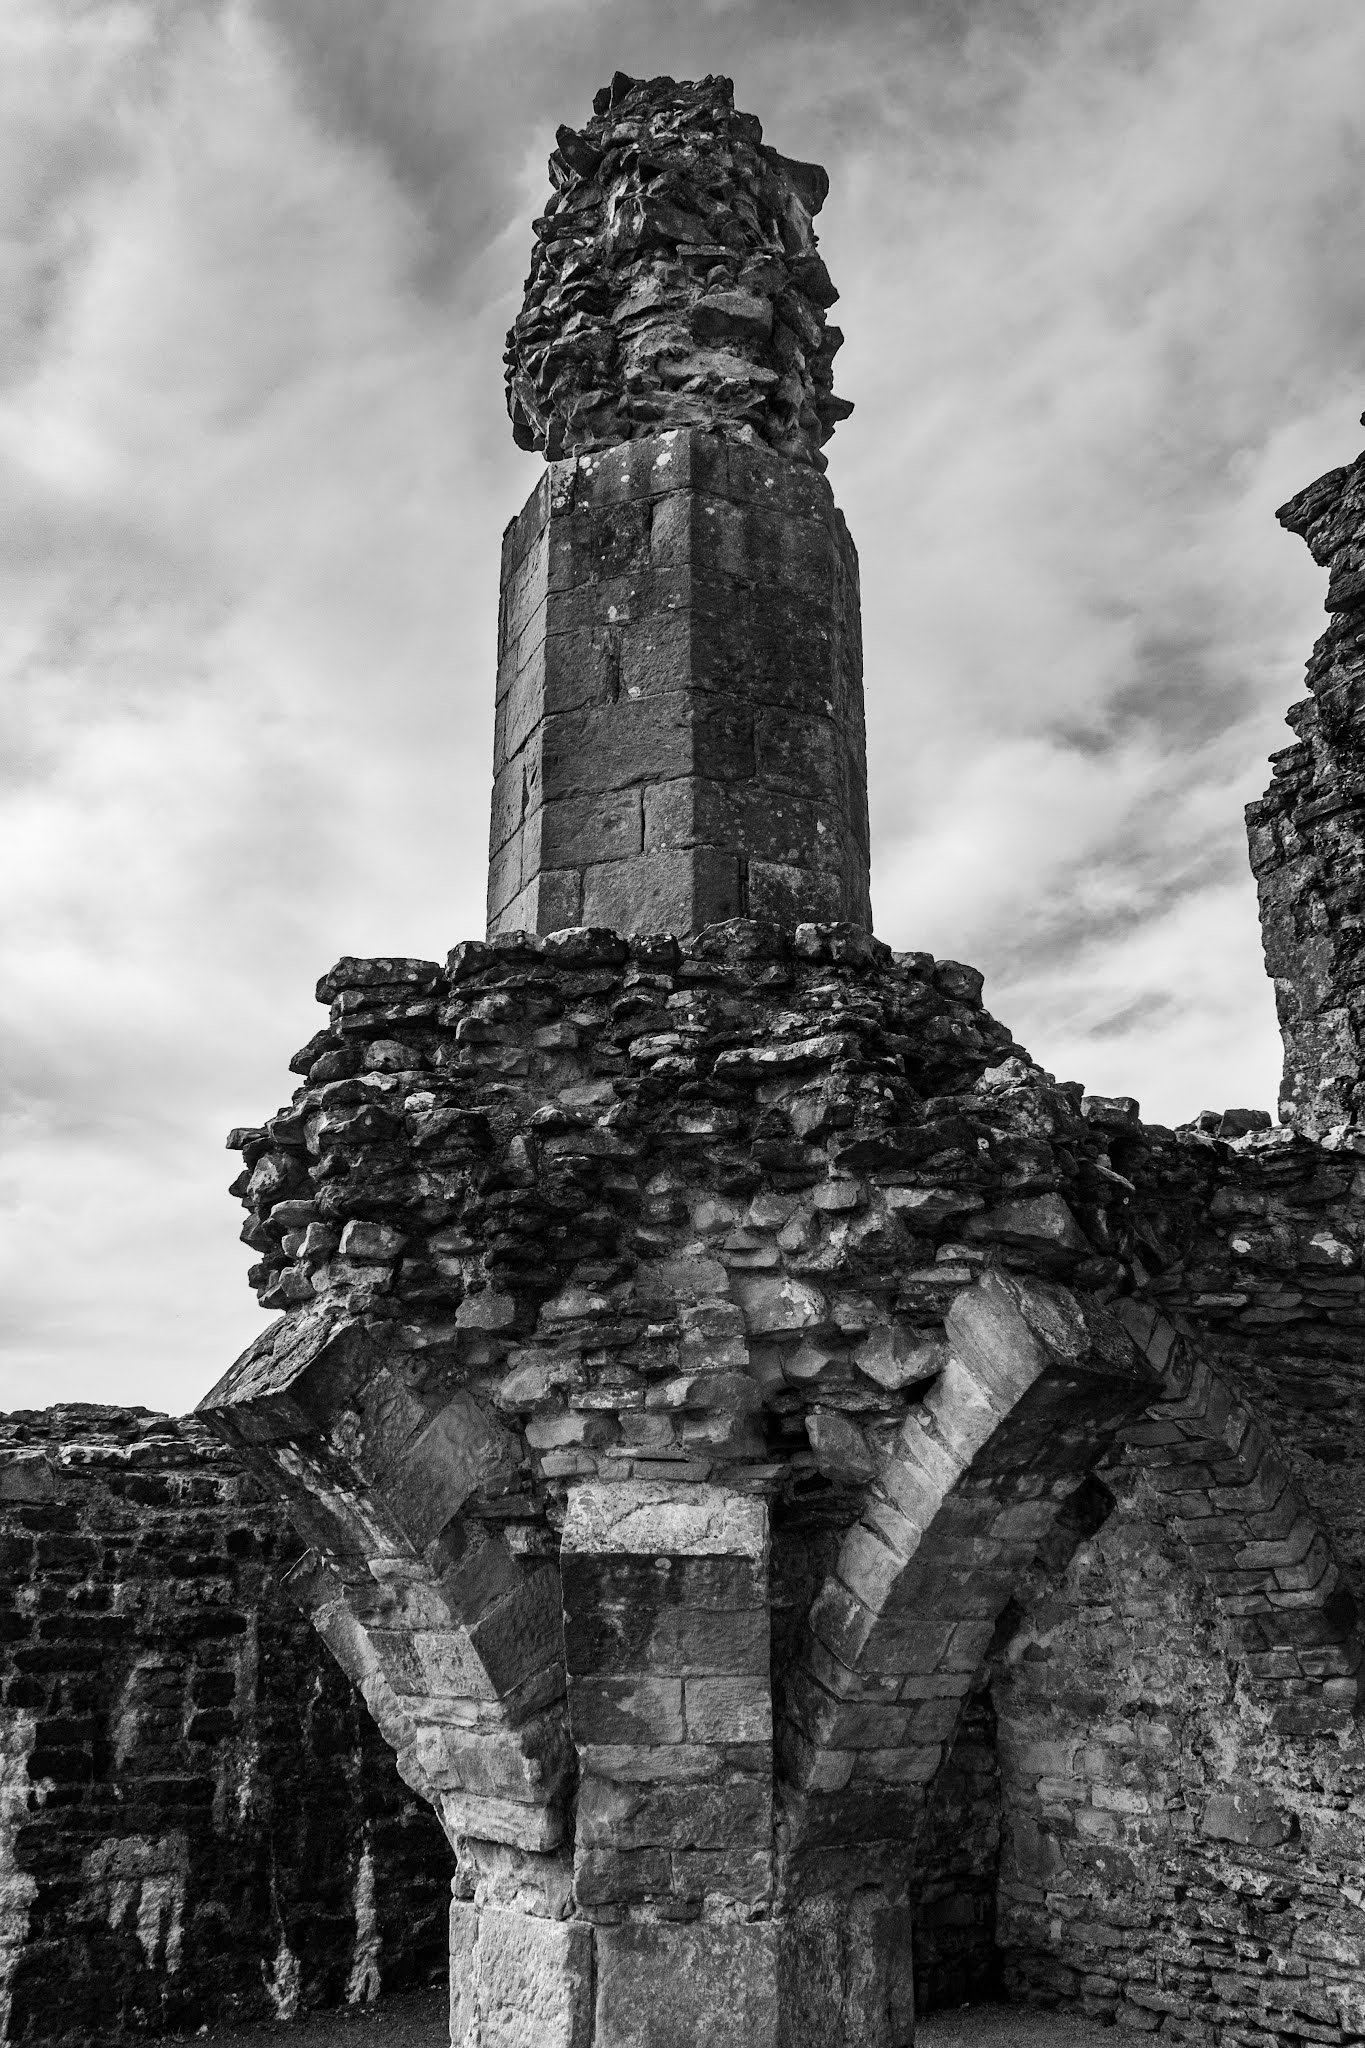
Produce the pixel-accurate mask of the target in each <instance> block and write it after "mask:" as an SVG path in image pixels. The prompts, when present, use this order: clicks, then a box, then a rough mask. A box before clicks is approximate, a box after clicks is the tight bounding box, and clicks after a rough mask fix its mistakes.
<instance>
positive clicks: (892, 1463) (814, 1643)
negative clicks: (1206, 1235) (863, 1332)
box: [778, 1272, 1361, 1851]
mask: <svg viewBox="0 0 1365 2048" xmlns="http://www.w3.org/2000/svg"><path fill="white" fill-rule="evenodd" d="M945 1328H946V1331H947V1335H948V1340H949V1356H948V1359H947V1363H946V1366H945V1369H944V1371H943V1373H942V1375H941V1377H940V1378H939V1379H938V1381H937V1382H936V1383H935V1384H934V1386H933V1387H932V1389H931V1390H930V1392H929V1394H928V1396H927V1397H926V1399H925V1401H924V1402H923V1403H922V1404H921V1406H920V1407H919V1408H917V1409H916V1410H914V1411H913V1412H912V1414H911V1415H910V1417H909V1418H908V1420H907V1422H906V1424H905V1426H904V1428H903V1429H902V1430H901V1432H900V1434H899V1436H898V1438H897V1440H896V1443H895V1446H894V1448H893V1450H892V1452H891V1453H890V1455H889V1456H888V1457H887V1458H886V1459H885V1460H884V1461H883V1463H882V1465H881V1467H880V1469H879V1471H878V1474H877V1477H876V1479H875V1481H874V1482H873V1484H872V1485H871V1486H870V1487H869V1489H868V1492H867V1495H866V1498H865V1500H864V1504H863V1506H862V1509H861V1512H860V1514H859V1515H858V1517H857V1519H856V1520H855V1521H854V1523H853V1524H852V1526H851V1527H850V1529H849V1530H848V1532H847V1534H846V1535H845V1537H844V1539H843V1542H842V1545H841V1547H840V1552H839V1557H838V1561H837V1564H836V1567H835V1569H834V1571H833V1572H832V1573H831V1574H830V1575H829V1577H828V1578H827V1579H826V1580H825V1582H824V1584H823V1585H822V1587H821V1589H820V1591H819V1593H818V1594H817V1596H816V1599H815V1601H814V1603H813V1605H812V1607H811V1610H810V1614H809V1616H808V1619H807V1624H806V1630H805V1636H804V1640H803V1643H802V1646H801V1650H800V1653H799V1655H798V1657H797V1660H796V1663H795V1667H794V1670H793V1672H792V1674H791V1677H790V1679H789V1682H788V1685H787V1688H786V1695H785V1698H784V1699H783V1701H782V1702H781V1711H780V1721H779V1733H778V1748H779V1758H780V1766H781V1771H782V1775H783V1778H784V1780H785V1792H786V1812H787V1818H788V1823H789V1826H790V1831H791V1832H790V1843H791V1849H792V1850H793V1851H799V1850H800V1849H802V1848H810V1849H811V1850H815V1849H824V1848H829V1847H834V1846H838V1845H853V1844H855V1843H860V1844H867V1843H870V1842H877V1841H899V1842H909V1841H913V1839H914V1838H915V1836H916V1834H917V1832H918V1829H919V1826H920V1823H921V1819H922V1816H923V1810H924V1803H925V1798H926V1788H927V1787H928V1786H929V1785H930V1784H931V1783H932V1781H933V1778H934V1776H935V1774H936V1772H937V1770H938V1768H939V1766H940V1764H941V1763H942V1760H943V1756H944V1753H945V1748H946V1746H947V1745H948V1744H949V1743H950V1741H951V1737H952V1733H953V1730H954V1727H955V1726H956V1722H957V1717H958V1714H959V1712H960V1709H961V1705H962V1702H963V1700H964V1699H965V1697H966V1695H967V1692H968V1690H969V1688H970V1686H971V1684H972V1681H973V1679H974V1677H975V1675H976V1673H977V1672H978V1670H979V1668H980V1665H981V1662H982V1659H983V1658H984V1656H985V1654H986V1651H987V1649H988V1647H989V1645H990V1643H991V1639H992V1637H993V1635H994V1634H995V1631H996V1627H997V1622H998V1620H999V1617H1000V1616H1001V1614H1002V1613H1003V1611H1004V1609H1005V1608H1006V1605H1007V1603H1008V1602H1009V1600H1010V1597H1011V1594H1012V1593H1013V1592H1014V1590H1015V1588H1016V1587H1017V1586H1018V1585H1020V1584H1021V1583H1022V1580H1023V1577H1024V1574H1025V1573H1026V1572H1027V1570H1028V1568H1029V1566H1030V1565H1031V1564H1032V1563H1033V1561H1034V1559H1035V1557H1036V1556H1037V1554H1038V1550H1039V1546H1040V1544H1042V1543H1043V1542H1044V1541H1045V1539H1046V1538H1047V1537H1048V1535H1049V1534H1050V1533H1051V1532H1052V1531H1053V1530H1054V1529H1055V1528H1056V1527H1057V1525H1058V1523H1059V1520H1061V1519H1062V1518H1063V1516H1064V1513H1065V1511H1066V1509H1067V1505H1068V1503H1070V1502H1071V1501H1072V1500H1073V1497H1074V1496H1075V1495H1076V1494H1077V1491H1078V1489H1079V1488H1080V1487H1081V1486H1082V1484H1083V1482H1084V1481H1085V1480H1086V1478H1087V1476H1088V1475H1089V1474H1090V1473H1091V1472H1092V1471H1093V1469H1094V1468H1095V1466H1096V1465H1097V1464H1098V1463H1099V1462H1100V1460H1101V1459H1102V1458H1103V1456H1104V1455H1105V1453H1106V1452H1107V1451H1108V1450H1109V1449H1110V1448H1111V1447H1112V1446H1114V1445H1115V1444H1116V1443H1122V1444H1123V1446H1124V1448H1125V1451H1126V1454H1127V1455H1128V1456H1129V1457H1130V1458H1131V1459H1132V1460H1133V1461H1134V1462H1136V1463H1137V1464H1138V1465H1140V1466H1141V1467H1142V1469H1143V1470H1144V1473H1145V1475H1146V1478H1147V1481H1148V1483H1149V1484H1150V1485H1151V1486H1152V1487H1153V1488H1154V1489H1155V1490H1156V1491H1157V1492H1158V1493H1159V1494H1160V1496H1161V1499H1162V1502H1163V1508H1164V1513H1165V1516H1166V1518H1167V1520H1168V1521H1169V1523H1170V1525H1171V1526H1172V1528H1173V1529H1174V1531H1175V1532H1176V1533H1177V1534H1178V1535H1179V1536H1180V1538H1181V1539H1182V1541H1183V1542H1184V1543H1185V1544H1186V1545H1187V1546H1188V1548H1189V1553H1190V1556H1191V1560H1192V1562H1193V1564H1194V1566H1195V1568H1196V1570H1197V1571H1199V1572H1200V1574H1201V1575H1202V1576H1203V1577H1204V1579H1205V1581H1206V1583H1207V1584H1208V1586H1209V1588H1210V1590H1211V1592H1212V1593H1213V1595H1214V1597H1215V1599H1216V1600H1217V1601H1218V1602H1219V1604H1220V1606H1221V1607H1222V1609H1223V1611H1224V1613H1225V1615H1226V1616H1227V1618H1228V1621H1229V1623H1230V1624H1231V1625H1232V1626H1233V1628H1234V1631H1235V1635H1236V1640H1237V1641H1238V1644H1239V1646H1240V1648H1241V1651H1242V1654H1243V1655H1244V1657H1245V1660H1246V1679H1247V1683H1248V1684H1249V1685H1250V1686H1251V1687H1252V1688H1253V1689H1254V1690H1256V1691H1258V1692H1259V1694H1260V1695H1261V1696H1262V1697H1266V1698H1268V1699H1270V1700H1271V1701H1272V1702H1273V1704H1274V1709H1275V1713H1276V1718H1277V1723H1278V1725H1280V1726H1281V1727H1282V1728H1283V1729H1284V1730H1285V1731H1286V1732H1290V1731H1292V1732H1304V1733H1307V1732H1312V1731H1313V1730H1315V1729H1317V1728H1319V1727H1321V1726H1324V1725H1327V1724H1329V1723H1330V1722H1331V1721H1332V1720H1333V1718H1340V1716H1341V1715H1342V1714H1343V1713H1347V1712H1349V1711H1351V1709H1352V1708H1353V1706H1354V1703H1355V1701H1356V1699H1357V1697H1358V1687H1359V1681H1358V1678H1357V1672H1358V1670H1359V1668H1360V1664H1361V1648H1360V1643H1359V1639H1358V1630H1357V1618H1356V1614H1355V1608H1354V1602H1353V1601H1352V1600H1351V1598H1350V1595H1349V1594H1348V1593H1347V1591H1346V1589H1345V1588H1344V1586H1343V1585H1342V1583H1341V1574H1340V1567H1339V1565H1338V1563H1337V1560H1336V1559H1335V1557H1334V1556H1333V1554H1332V1550H1331V1545H1330V1542H1329V1540H1328V1538H1327V1536H1326V1534H1325V1532H1324V1531H1323V1530H1322V1529H1320V1528H1319V1527H1318V1525H1317V1523H1316V1522H1315V1520H1314V1518H1313V1517H1312V1515H1311V1514H1310V1513H1309V1511H1308V1509H1307V1507H1306V1506H1305V1504H1304V1501H1303V1498H1302V1496H1301V1494H1300V1492H1299V1490H1298V1488H1297V1487H1296V1486H1295V1484H1294V1482H1293V1479H1292V1477H1291V1475H1290V1472H1289V1469H1288V1466H1287V1464H1286V1463H1285V1461H1284V1459H1283V1458H1282V1457H1281V1456H1280V1454H1279V1452H1278V1451H1277V1450H1276V1449H1275V1448H1274V1445H1273V1444H1272V1442H1271V1440H1270V1437H1269V1435H1268V1432H1267V1431H1266V1429H1265V1428H1264V1426H1263V1425H1262V1424H1260V1423H1259V1422H1258V1421H1257V1420H1256V1418H1255V1417H1254V1415H1253V1414H1252V1411H1251V1409H1250V1407H1249V1405H1248V1403H1247V1402H1246V1401H1245V1400H1244V1399H1242V1398H1241V1397H1240V1396H1239V1395H1238V1394H1237V1393H1236V1392H1235V1391H1234V1390H1233V1389H1232V1388H1231V1387H1230V1386H1229V1385H1228V1382H1227V1381H1226V1380H1225V1379H1224V1378H1223V1376H1222V1375H1221V1374H1220V1373H1219V1372H1218V1371H1217V1370H1216V1369H1215V1368H1214V1367H1213V1366H1212V1365H1211V1364H1210V1363H1209V1361H1208V1360H1207V1358H1205V1357H1204V1356H1203V1355H1202V1353H1201V1352H1200V1350H1199V1347H1198V1344H1197V1340H1196V1339H1195V1338H1194V1336H1193V1333H1184V1332H1182V1331H1181V1330H1180V1329H1178V1328H1177V1327H1176V1326H1175V1325H1174V1324H1173V1323H1172V1322H1170V1321H1169V1320H1168V1319H1166V1318H1165V1317H1164V1316H1162V1315H1161V1314H1160V1313H1159V1312H1158V1311H1157V1310H1155V1309H1154V1308H1153V1307H1152V1306H1151V1305H1150V1304H1147V1303H1143V1302H1140V1301H1137V1300H1127V1301H1124V1302H1121V1303H1119V1304H1117V1305H1116V1306H1115V1308H1114V1310H1113V1311H1109V1310H1105V1309H1101V1308H1099V1307H1098V1306H1097V1305H1096V1304H1095V1303H1093V1302H1090V1301H1086V1300H1084V1299H1083V1298H1082V1297H1079V1296H1077V1295H1075V1294H1072V1293H1070V1292H1069V1291H1068V1290H1066V1289H1065V1288H1062V1287H1060V1286H1056V1285H1052V1284H1050V1283H1046V1282H1042V1281H1037V1280H1028V1279H1023V1278H1021V1277H1019V1276H1016V1275H1007V1274H1004V1273H1002V1272H994V1273H988V1274H987V1275H986V1276H985V1277H984V1278H983V1280H982V1281H981V1282H980V1284H979V1285H978V1286H977V1287H976V1288H974V1289H971V1290H970V1291H967V1292H964V1293H963V1294H961V1295H959V1296H958V1298H957V1300H956V1302H955V1303H954V1305H953V1308H952V1310H951V1311H950V1313H949V1315H948V1318H947V1321H946V1325H945ZM1153 1394H1155V1395H1156V1396H1157V1398H1156V1399H1155V1400H1153V1399H1152V1396H1153Z"/></svg>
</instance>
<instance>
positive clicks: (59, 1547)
mask: <svg viewBox="0 0 1365 2048" xmlns="http://www.w3.org/2000/svg"><path fill="white" fill-rule="evenodd" d="M298 1550H299V1544H298V1540H297V1538H296V1537H295V1536H294V1535H293V1532H292V1531H291V1530H290V1528H289V1526H288V1524H287V1522H286V1521H285V1520H284V1518H283V1516H282V1515H281V1514H280V1513H279V1512H278V1510H277V1509H276V1508H274V1507H273V1506H272V1505H271V1504H269V1503H268V1502H266V1501H265V1500H264V1499H263V1498H262V1497H261V1496H260V1495H259V1494H258V1493H257V1491H256V1489H255V1488H254V1487H253V1486H252V1485H251V1484H250V1482H249V1481H247V1479H246V1478H245V1477H244V1475H243V1473H242V1471H241V1469H240V1467H239V1466H238V1465H237V1464H236V1463H235V1461H234V1460H233V1459H232V1458H231V1457H230V1456H229V1455H228V1453H227V1452H226V1451H225V1450H224V1449H223V1448H222V1446H221V1445H220V1444H217V1443H215V1442H214V1441H213V1440H212V1439H211V1438H210V1437H209V1436H208V1434H207V1432H205V1431H204V1430H203V1428H202V1427H201V1426H200V1425H198V1424H196V1423H193V1422H175V1421H173V1420H171V1418H170V1417H168V1416H164V1415H151V1414H148V1412H147V1411H146V1410H145V1409H126V1408H122V1409H121V1408H94V1407H67V1408H56V1409H48V1410H46V1411H45V1412H43V1413H20V1414H11V1415H8V1416H3V1417H0V1559H3V1566H4V1570H3V1576H2V1577H0V2040H7V2041H12V2042H16V2043H17V2042H31V2043H35V2044H36V2043H44V2044H58V2043H60V2044H63V2048H92V2044H96V2043H102V2042H108V2041H114V2040H127V2039H131V2038H142V2037H144V2036H148V2035H157V2034H161V2033H165V2032H167V2031H172V2030H190V2031H192V2030H194V2029H196V2028H198V2027H200V2026H201V2025H204V2024H207V2023H209V2022H212V2021H219V2020H224V2019H246V2018H251V2017H257V2016H259V2017H263V2018H273V2017H276V2016H278V2017H288V2016H290V2015H291V2014H293V2013H294V2012H296V2011H299V2012H301V2011H303V2010H304V2009H306V2008H307V2007H309V2006H312V2005H316V2004H320V2003H322V2004H339V2003H344V2002H346V2001H348V2000H349V2001H352V2002H356V2001H366V2000H369V1999H371V1998H374V1997H376V1996H377V1995H378V1994H379V1992H380V1991H381V1990H393V1989H401V1988H403V1987H405V1986H411V1985H415V1984H421V1983H425V1982H427V1981H429V1980H430V1978H431V1976H432V1974H433V1973H434V1972H438V1971H441V1970H443V1969H444V1963H445V1942H444V1925H443V1923H444V1915H445V1893H446V1889H447V1885H448V1882H449V1851H448V1849H447V1848H446V1845H445V1843H444V1842H443V1840H442V1838H441V1835H440V1832H439V1830H438V1829H437V1827H436V1825H435V1822H434V1821H433V1820H432V1818H431V1817H430V1815H429V1814H428V1813H427V1811H426V1809H425V1808H424V1807H423V1806H422V1805H421V1804H420V1802H418V1801H416V1800H414V1799H413V1798H411V1797H410V1796H409V1795H408V1794H407V1793H406V1792H405V1790H404V1788H403V1787H402V1786H401V1784H399V1783H398V1782H397V1780H396V1779H395V1777H394V1773H393V1767H392V1763H391V1761H390V1757H389V1753H388V1751H387V1749H386V1748H385V1746H384V1744H383V1742H382V1739H381V1738H380V1737H379V1736H378V1733H377V1731H376V1730H375V1729H374V1728H373V1726H372V1725H371V1723H370V1721H369V1717H368V1716H367V1715H366V1714H365V1712H364V1709H363V1707H362V1706H361V1704H360V1702H359V1701H358V1700H357V1699H356V1698H355V1696H354V1695H353V1694H352V1693H351V1691H350V1689H349V1688H348V1686H347V1685H346V1682H345V1680H344V1679H343V1678H342V1676H341V1674H340V1672H339V1671H337V1669H336V1667H335V1665H334V1664H333V1663H332V1661H331V1659H330V1658H329V1657H328V1656H327V1655H326V1653H325V1651H324V1650H323V1649H322V1646H321V1645H320V1644H319V1643H318V1642H317V1639H316V1637H315V1636H313V1634H312V1631H311V1630H310V1629H309V1628H308V1627H307V1626H306V1624H305V1623H304V1622H303V1621H302V1619H301V1617H300V1616H299V1615H298V1612H297V1609H295V1608H294V1606H293V1604H292V1602H290V1601H289V1600H288V1599H287V1597H284V1596H282V1595H281V1594H280V1592H279V1590H278V1577H279V1574H280V1572H281V1569H282V1567H284V1566H286V1565H287V1563H288V1561H289V1559H290V1558H291V1557H292V1556H296V1555H297V1553H298Z"/></svg>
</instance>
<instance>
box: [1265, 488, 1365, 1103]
mask: <svg viewBox="0 0 1365 2048" xmlns="http://www.w3.org/2000/svg"><path fill="white" fill-rule="evenodd" d="M1279 518H1280V522H1281V524H1282V525H1283V526H1285V527H1287V528H1288V530H1289V531H1290V532H1291V533H1296V534H1299V535H1300V536H1301V537H1302V538H1303V539H1304V540H1305V541H1306V542H1307V544H1308V546H1309V548H1310V549H1311V550H1312V554H1313V559H1314V561H1316V562H1318V563H1320V564H1321V566H1322V567H1323V568H1324V569H1327V570H1329V571H1330V576H1329V580H1328V585H1327V598H1326V610H1327V612H1328V614H1329V619H1328V625H1327V630H1326V631H1325V633H1324V634H1323V635H1322V638H1321V639H1320V640H1319V641H1318V643H1317V646H1316V647H1315V648H1314V649H1313V653H1312V657H1311V659H1310V661H1309V663H1308V674H1307V682H1308V688H1309V695H1308V696H1307V697H1306V698H1304V699H1303V700H1302V701H1301V702H1299V703H1297V704H1295V705H1294V706H1293V708H1292V709H1291V710H1290V711H1289V713H1288V714H1287V723H1288V724H1289V726H1290V727H1291V728H1292V730H1293V733H1294V744H1293V745H1292V746H1289V747H1285V748H1284V749H1282V751H1281V752H1279V753H1277V754H1273V755H1272V756H1271V761H1272V765H1273V768H1274V776H1273V780H1272V782H1271V785H1270V788H1269V789H1268V790H1267V791H1266V794H1265V796H1264V797H1263V798H1262V799H1261V800H1260V801H1259V802H1257V803H1253V804H1249V805H1248V806H1247V832H1248V838H1249V841H1250V847H1251V865H1252V868H1253V870H1254V872H1255V875H1256V881H1257V886H1258V888H1259V891H1260V900H1261V931H1262V936H1263V939H1264V943H1265V960H1266V971H1267V973H1268V974H1269V975H1270V976H1271V979H1272V980H1273V981H1274V984H1275V1001H1276V1007H1277V1009H1278V1011H1279V1018H1280V1032H1281V1035H1282V1037H1283V1039H1284V1079H1283V1081H1282V1083H1281V1087H1280V1114H1281V1116H1282V1117H1283V1118H1284V1119H1285V1121H1286V1122H1288V1123H1291V1124H1293V1125H1295V1126H1296V1127H1297V1128H1299V1129H1300V1130H1303V1131H1306V1132H1312V1133H1325V1132H1327V1131H1330V1130H1333V1129H1340V1128H1342V1127H1346V1126H1350V1125H1358V1124H1359V1123H1360V1122H1361V1120H1362V1117H1363V1116H1365V1062H1363V1061H1362V1024H1363V1022H1365V1007H1363V1006H1362V1002H1363V999H1362V984H1363V983H1365V948H1363V947H1362V939H1361V930H1362V926H1361V915H1360V899H1361V885H1362V878H1365V829H1362V819H1363V818H1365V719H1362V715H1361V714H1362V710H1365V633H1363V632H1362V627H1363V626H1365V548H1363V547H1362V535H1363V534H1365V456H1360V457H1357V459H1356V461H1355V462H1353V463H1351V464H1349V465H1347V466H1346V467H1345V468H1342V469H1334V470H1331V471H1329V473H1328V474H1327V475H1326V476H1323V477H1319V478H1318V480H1317V482H1316V483H1312V484H1310V485H1309V486H1308V488H1307V489H1306V490H1303V491H1300V492H1299V493H1298V495H1297V496H1296V497H1294V498H1291V499H1290V501H1289V503H1288V504H1287V505H1284V506H1282V507H1281V509H1280V513H1279Z"/></svg>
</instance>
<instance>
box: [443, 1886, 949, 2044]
mask: <svg viewBox="0 0 1365 2048" xmlns="http://www.w3.org/2000/svg"><path fill="white" fill-rule="evenodd" d="M450 2039H451V2048H698V2044H703V2048H911V2044H912V2042H913V2040H914V1997H913V1987H912V1978H911V1960H910V1919H909V1914H908V1912H907V1911H906V1910H905V1909H904V1908H903V1907H894V1906H891V1905H889V1904H888V1903H887V1900H886V1898H885V1895H884V1894H883V1893H882V1892H880V1891H878V1890H876V1889H875V1888H867V1889H865V1890H861V1891H857V1892H854V1893H853V1894H852V1896H851V1897H839V1898H834V1897H830V1898H825V1897H820V1898H815V1899H806V1900H803V1901H802V1902H801V1904H800V1905H799V1906H798V1907H797V1909H796V1910H795V1912H794V1913H793V1915H792V1917H791V1919H790V1920H789V1921H785V1922H777V1921H772V1920H763V1921H748V1922H745V1921H738V1920H721V1921H702V1920H692V1921H645V1922H634V1923H623V1924H621V1925H618V1926H615V1927H594V1926H592V1925H591V1924H590V1923H588V1922H586V1921H581V1920H550V1919H540V1918H536V1917H533V1916H532V1915H530V1914H526V1913H517V1912H508V1911H506V1910H504V1909H503V1908H501V1907H495V1906H484V1907H482V1908H481V1907H478V1906H475V1905H471V1904H470V1903H469V1902H468V1901H466V1900H463V1899H456V1900H455V1901H454V1902H453V1903H452V1905H451V1909H450Z"/></svg>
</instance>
